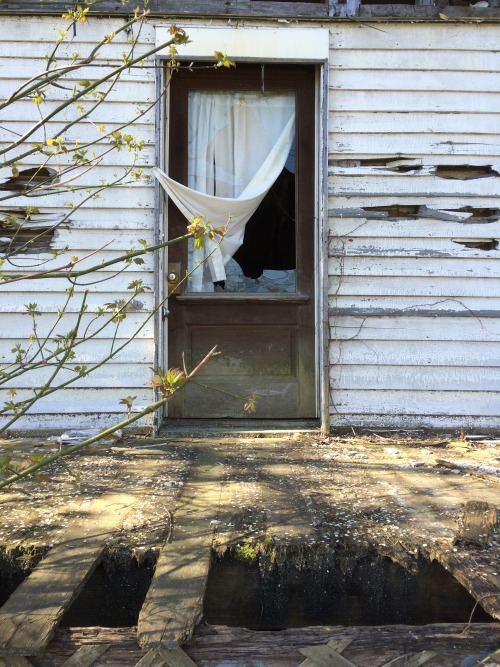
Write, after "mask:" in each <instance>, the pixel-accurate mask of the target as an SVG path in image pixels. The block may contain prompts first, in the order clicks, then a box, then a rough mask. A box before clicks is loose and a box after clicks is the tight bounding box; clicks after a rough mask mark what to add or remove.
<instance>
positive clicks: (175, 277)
mask: <svg viewBox="0 0 500 667" xmlns="http://www.w3.org/2000/svg"><path fill="white" fill-rule="evenodd" d="M167 280H168V282H169V283H170V284H172V285H177V283H178V282H179V274H178V273H175V271H170V273H169V274H168V276H167Z"/></svg>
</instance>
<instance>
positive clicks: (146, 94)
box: [0, 17, 155, 429]
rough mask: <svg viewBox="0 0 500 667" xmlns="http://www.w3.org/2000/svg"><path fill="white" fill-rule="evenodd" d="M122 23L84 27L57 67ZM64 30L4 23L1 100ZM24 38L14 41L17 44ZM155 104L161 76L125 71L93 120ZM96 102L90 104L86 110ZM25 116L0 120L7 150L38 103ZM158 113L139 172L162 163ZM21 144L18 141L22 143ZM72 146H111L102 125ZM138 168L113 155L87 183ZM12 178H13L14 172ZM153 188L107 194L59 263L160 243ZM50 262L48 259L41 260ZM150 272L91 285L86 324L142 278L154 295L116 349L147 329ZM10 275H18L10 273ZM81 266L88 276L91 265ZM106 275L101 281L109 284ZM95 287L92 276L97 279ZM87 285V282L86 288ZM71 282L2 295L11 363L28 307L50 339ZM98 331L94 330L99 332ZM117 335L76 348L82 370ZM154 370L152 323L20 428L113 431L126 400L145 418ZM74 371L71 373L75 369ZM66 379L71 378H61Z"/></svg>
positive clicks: (69, 233) (150, 34)
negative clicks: (87, 142)
mask: <svg viewBox="0 0 500 667" xmlns="http://www.w3.org/2000/svg"><path fill="white" fill-rule="evenodd" d="M119 23H120V20H119V19H90V20H89V21H88V23H85V24H78V25H77V27H76V35H74V36H70V37H71V38H70V41H69V43H68V44H67V45H63V46H62V47H61V49H60V54H59V57H58V63H59V64H60V65H63V64H65V63H67V62H69V59H70V58H71V56H72V54H73V53H74V52H78V53H79V54H80V55H82V56H83V55H85V54H86V53H88V52H89V51H90V50H91V49H92V48H93V47H94V46H95V43H96V41H97V40H99V39H101V38H102V37H103V36H104V35H106V34H109V33H110V32H112V31H113V30H114V29H115V28H116V26H117V25H119ZM64 27H65V22H64V21H63V20H62V19H58V18H50V17H26V18H14V17H2V21H1V23H0V53H1V54H2V56H1V57H0V89H1V90H2V96H6V95H8V94H9V93H10V92H11V91H13V90H14V89H15V88H16V87H17V86H18V85H19V84H20V83H21V82H22V81H23V80H24V79H25V77H26V75H27V73H28V74H30V75H32V74H33V73H35V72H36V71H38V70H39V69H40V68H41V67H42V66H43V64H44V61H43V59H44V57H45V55H46V54H47V52H48V51H49V50H50V49H51V46H52V45H53V43H54V41H55V39H57V37H58V30H59V29H62V28H64ZM14 38H15V39H14ZM152 43H154V27H153V26H152V25H147V26H145V27H144V28H143V30H142V32H141V37H140V43H139V44H138V46H137V47H136V49H135V51H134V55H140V54H141V53H144V52H145V51H146V50H147V49H149V48H151V45H152ZM127 46H128V45H127V41H126V35H125V34H123V35H121V36H120V37H119V38H118V39H117V40H116V42H114V43H113V44H110V45H108V46H105V47H103V48H102V50H101V52H100V57H101V60H100V63H101V64H105V63H107V62H110V61H111V62H116V63H121V62H122V59H123V52H124V51H126V50H127ZM102 72H103V70H102V69H101V68H99V67H88V68H86V69H84V70H81V71H79V72H78V73H76V74H75V75H74V81H75V82H77V81H79V80H81V79H92V78H94V77H96V76H97V75H100V74H102ZM67 95H68V93H67V92H65V91H63V90H56V91H55V92H54V94H53V96H52V97H51V98H50V99H47V101H46V102H45V103H44V105H43V108H44V110H45V111H48V110H50V109H52V108H53V107H54V106H55V103H56V102H57V101H59V100H63V99H66V97H67ZM154 99H155V74H154V70H153V69H139V68H134V69H130V70H128V71H126V72H124V74H123V76H122V77H121V79H120V81H119V82H118V84H117V85H116V86H115V88H114V90H113V91H112V92H111V93H110V95H109V98H108V99H107V100H106V102H105V103H104V104H103V105H102V106H101V107H100V108H99V111H98V112H96V113H95V115H94V116H93V120H94V122H95V123H96V124H99V123H102V124H103V125H105V126H106V124H108V123H109V124H111V123H113V126H116V124H118V123H119V122H120V121H121V120H122V119H130V118H134V117H135V115H136V112H138V111H143V110H145V109H146V108H147V107H148V106H149V105H150V104H151V103H152V101H153V100H154ZM88 104H89V103H88V102H83V103H82V105H83V106H84V107H86V106H87V105H88ZM15 110H16V117H6V115H5V113H4V114H2V117H1V119H0V120H1V125H2V131H1V132H0V143H1V144H2V145H5V142H7V141H8V140H9V138H10V137H9V130H13V131H15V132H19V133H22V132H24V131H26V130H27V128H28V127H30V123H31V122H33V121H37V120H38V118H39V116H38V110H37V108H36V105H35V104H34V103H33V102H31V101H25V102H21V103H19V104H17V105H16V107H15ZM77 115H78V112H76V111H75V110H74V109H71V108H69V109H68V110H67V111H66V112H65V113H64V115H63V116H61V117H60V118H59V121H57V122H51V123H49V124H48V135H47V136H58V134H59V133H60V131H61V128H62V126H63V125H62V120H69V119H72V118H74V117H75V116H77ZM154 118H155V115H154V110H152V111H150V112H148V113H147V114H145V115H144V116H142V117H141V118H140V119H138V121H137V122H134V124H133V126H132V128H131V129H130V130H128V132H129V133H130V134H132V135H134V136H138V137H140V138H141V139H143V140H144V142H145V145H144V149H143V150H142V152H141V153H140V156H139V160H138V163H137V166H138V167H147V166H150V165H153V164H154V155H155V147H154V141H155V128H154ZM13 136H14V135H13ZM65 137H66V139H67V141H69V142H71V141H73V140H75V139H77V138H78V139H80V140H89V139H93V140H95V139H97V142H96V144H95V150H96V152H99V151H101V150H104V149H105V148H106V142H103V141H102V140H100V137H99V132H98V131H97V130H96V127H95V125H93V124H92V123H89V122H82V123H78V125H77V126H76V127H74V128H72V129H71V130H70V131H68V132H67V133H66V134H65ZM34 140H43V135H42V133H38V134H37V135H34V136H33V137H31V138H30V141H34ZM38 163H39V157H37V156H30V157H29V158H28V159H26V160H25V161H24V162H23V166H24V165H26V167H29V166H31V165H36V164H38ZM129 164H131V154H130V153H129V152H128V151H127V150H122V151H120V152H114V153H113V155H112V158H111V159H106V166H104V164H103V166H100V167H98V168H97V169H95V170H93V171H92V172H90V173H88V174H86V175H85V176H84V177H83V178H82V179H81V183H82V184H85V185H93V184H98V183H99V182H100V181H101V179H104V180H106V179H108V180H109V179H111V178H113V175H114V174H116V173H120V170H121V169H122V168H123V166H125V165H129ZM5 172H7V173H5ZM9 175H10V170H2V169H0V177H1V179H2V180H3V179H4V178H6V177H7V176H9ZM84 196H86V194H85V193H75V194H73V195H70V194H62V195H53V196H51V197H50V198H39V199H37V205H38V206H41V207H42V210H47V211H58V210H59V211H60V210H61V208H62V207H64V210H67V208H66V205H67V203H68V202H69V201H72V202H75V203H77V202H78V201H79V200H80V199H81V198H82V197H84ZM21 204H31V205H32V204H33V200H32V199H31V200H30V199H27V198H16V200H15V205H16V206H19V205H21ZM154 215H155V213H154V184H153V180H152V179H149V180H147V181H142V182H140V183H136V184H133V185H127V186H123V187H121V188H119V189H113V190H110V191H107V192H105V193H103V194H101V197H100V198H99V199H98V200H94V201H91V202H89V203H88V204H87V205H86V206H85V207H84V208H82V209H80V210H78V211H76V212H75V213H74V214H73V215H72V216H71V222H70V224H69V225H68V227H67V228H61V229H59V230H58V231H57V233H56V234H55V238H54V241H53V245H52V247H54V248H59V249H63V248H65V247H68V248H69V250H68V253H67V254H64V255H62V256H61V257H59V259H58V260H57V262H58V263H59V264H62V263H64V261H67V259H68V257H70V256H73V255H78V256H82V255H84V254H88V253H89V252H92V251H98V252H97V253H96V254H95V255H93V257H92V260H88V261H87V262H86V264H87V265H90V261H92V263H98V262H101V261H107V260H109V259H113V258H115V257H117V256H118V255H119V254H122V253H123V252H125V251H127V250H130V249H137V248H138V247H139V245H138V239H141V238H143V239H146V240H148V241H149V242H152V240H153V225H154V219H155V218H154ZM39 256H40V258H41V259H43V258H45V257H47V256H48V255H47V254H46V253H40V255H39ZM144 259H145V262H144V264H143V265H141V266H138V265H135V264H134V265H132V266H130V267H127V269H126V270H125V271H124V272H123V273H122V274H121V275H118V276H114V275H113V273H112V272H110V271H107V272H103V273H102V274H101V276H102V277H105V278H109V280H106V281H105V282H102V283H98V284H94V285H89V286H88V288H87V289H88V290H89V295H88V306H89V308H88V314H86V315H85V316H84V318H83V319H84V322H85V323H86V322H87V321H89V319H90V318H91V317H92V313H94V312H95V311H96V309H97V308H98V307H99V306H103V305H105V304H106V303H111V302H113V301H114V300H115V299H119V298H128V297H129V296H130V292H127V289H126V287H127V285H128V284H129V283H130V282H131V281H133V280H139V279H141V280H143V281H144V283H145V285H147V286H149V287H150V288H151V291H150V292H148V293H146V294H142V295H138V296H137V297H136V304H135V307H136V310H135V311H134V312H131V313H130V314H129V315H128V316H127V318H126V320H125V321H124V322H123V323H121V324H120V326H119V328H118V334H117V340H116V345H115V347H119V346H120V345H121V344H122V343H123V342H125V341H126V340H127V339H128V338H130V336H131V335H132V334H133V333H134V332H135V331H136V329H137V327H138V326H140V325H142V324H144V323H145V321H146V319H147V317H148V316H149V315H150V313H151V312H152V309H153V305H154V295H153V287H154V276H153V260H152V257H150V256H146V257H145V258H144ZM3 268H4V269H6V270H8V269H9V268H10V267H9V266H8V265H4V267H3ZM81 268H84V266H83V263H82V266H81ZM101 276H100V277H101ZM88 280H89V282H91V281H92V280H93V277H89V279H88ZM82 282H85V281H82ZM68 286H69V285H68V283H66V282H65V281H62V280H49V279H44V280H40V281H37V282H35V283H30V285H29V289H30V294H29V295H27V294H26V284H23V283H22V282H19V283H14V284H12V285H10V286H9V287H8V288H2V291H1V293H0V313H1V318H2V328H1V330H0V356H2V357H3V358H4V359H5V360H8V359H9V358H12V356H13V355H12V351H11V350H12V348H13V346H14V344H15V343H16V342H17V341H18V340H19V339H20V338H25V339H26V338H27V336H29V333H30V331H31V326H30V321H29V318H28V316H27V315H25V314H23V310H25V308H24V304H25V303H27V302H28V301H30V302H37V303H38V308H39V310H40V312H41V313H42V314H41V316H40V317H39V318H38V326H39V330H40V334H41V335H43V333H44V332H48V331H49V330H50V328H51V326H52V324H53V322H54V321H55V318H56V312H57V307H58V306H60V305H62V303H64V300H65V297H66V295H65V289H66V288H67V287H68ZM84 289H86V288H85V287H84V286H80V287H77V289H76V296H75V298H74V299H73V301H72V302H71V305H70V307H69V309H68V310H69V313H68V315H67V316H66V317H65V318H64V321H63V323H62V324H61V325H60V326H59V328H58V330H59V331H62V332H66V331H68V330H70V329H71V327H72V326H73V324H74V322H75V318H76V312H77V310H78V307H79V303H80V302H81V298H82V296H83V291H84ZM93 326H94V328H95V325H93ZM112 329H114V325H113V327H109V328H108V329H107V330H105V331H103V332H102V333H100V334H99V335H98V336H97V337H96V339H94V340H93V341H91V342H89V343H87V344H85V345H82V346H81V347H80V348H77V357H76V359H75V361H74V364H81V363H84V364H87V365H92V364H93V363H96V362H98V361H100V360H101V359H102V358H103V357H104V356H105V355H106V353H107V352H108V351H109V349H110V345H111V343H112V339H113V330H112ZM153 363H154V326H153V321H152V320H150V321H149V322H147V323H146V324H145V326H144V328H143V329H142V331H141V332H140V333H139V335H138V337H137V339H136V340H135V341H133V342H132V343H131V344H130V345H129V346H128V347H126V348H125V349H124V350H123V351H122V352H121V353H119V354H117V355H116V357H114V358H113V360H112V361H111V362H108V363H107V364H106V366H104V367H102V368H100V369H99V370H97V371H95V372H94V373H92V374H91V375H89V376H88V377H83V378H80V379H79V380H78V381H77V382H76V383H75V384H74V385H72V386H71V388H68V389H66V390H65V391H64V392H58V393H56V394H54V395H52V396H50V397H48V398H47V399H44V400H42V401H41V402H40V403H38V404H37V405H36V406H35V407H34V408H33V410H32V412H31V414H30V415H28V416H26V417H25V418H23V420H22V421H21V422H20V423H18V424H16V428H21V429H22V428H27V429H34V428H35V429H36V428H38V427H39V428H56V429H57V428H63V429H64V428H68V427H71V426H82V427H84V426H95V425H97V426H101V427H105V426H108V425H110V424H112V423H116V421H118V420H120V419H121V418H122V417H124V416H125V415H126V406H123V405H120V404H119V401H120V398H122V397H124V396H126V395H133V396H137V399H136V401H135V402H134V406H133V410H134V411H139V410H141V409H143V408H144V407H146V406H147V405H148V404H149V403H150V402H151V401H152V398H153V392H152V390H151V389H150V388H149V377H150V374H151V371H150V369H149V367H150V366H152V365H153ZM70 368H71V366H69V367H68V369H70ZM45 375H46V374H45V373H43V372H42V373H39V374H38V375H37V377H36V378H34V377H31V378H30V379H28V378H27V377H23V378H20V379H19V381H18V382H17V384H16V388H17V389H18V394H17V398H22V397H24V396H26V397H27V396H29V395H30V389H29V388H30V387H31V386H34V385H38V386H39V383H41V382H42V381H43V379H44V377H45ZM70 376H71V370H68V371H66V372H65V377H70ZM61 378H62V379H64V378H63V376H61ZM4 394H5V391H3V392H0V403H2V402H3V400H6V398H7V396H4ZM151 424H152V416H149V417H147V418H146V419H143V420H142V421H141V422H140V423H139V425H140V426H142V427H148V426H151Z"/></svg>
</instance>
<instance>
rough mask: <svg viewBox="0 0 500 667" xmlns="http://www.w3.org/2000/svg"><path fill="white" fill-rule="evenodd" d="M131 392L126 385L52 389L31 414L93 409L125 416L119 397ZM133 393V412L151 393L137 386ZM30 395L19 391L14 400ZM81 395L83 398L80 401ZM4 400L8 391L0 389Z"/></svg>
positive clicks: (148, 401)
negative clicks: (85, 388)
mask: <svg viewBox="0 0 500 667" xmlns="http://www.w3.org/2000/svg"><path fill="white" fill-rule="evenodd" d="M129 393H130V391H129V390H127V389H126V388H124V389H122V390H121V391H120V390H117V389H116V388H114V387H113V388H112V389H106V388H94V389H93V390H83V389H76V388H73V389H72V388H70V387H68V388H67V389H66V390H65V391H64V392H57V391H56V392H54V393H53V394H51V395H50V396H47V397H45V398H41V399H40V400H39V401H37V402H36V403H35V404H34V405H33V407H32V408H31V409H30V413H31V414H44V413H46V412H50V411H54V412H55V413H57V412H59V413H72V412H80V413H96V412H116V413H121V414H122V418H125V417H126V415H127V408H126V406H125V405H120V399H121V398H124V397H125V396H127V395H128V394H129ZM132 395H135V396H137V398H136V400H135V401H134V406H133V412H139V411H140V410H143V409H144V408H146V407H147V406H148V405H149V404H150V403H151V402H152V392H151V390H150V389H147V388H136V389H135V391H134V393H133V394H132ZM32 397H33V392H32V391H28V390H20V391H19V393H18V394H17V395H16V399H17V400H26V399H29V398H32ZM82 397H84V400H82ZM5 400H9V401H10V400H11V398H10V397H9V396H8V394H7V390H2V391H0V404H2V403H3V402H4V401H5Z"/></svg>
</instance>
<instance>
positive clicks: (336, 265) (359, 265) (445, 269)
mask: <svg viewBox="0 0 500 667" xmlns="http://www.w3.org/2000/svg"><path fill="white" fill-rule="evenodd" d="M328 273H329V275H330V276H331V278H332V279H333V280H334V281H335V280H337V281H338V280H339V279H340V280H341V279H342V276H366V277H371V276H392V277H393V278H394V277H399V276H405V277H412V276H415V277H421V276H441V277H455V278H461V279H462V280H463V279H464V276H467V279H469V278H500V262H498V261H497V260H496V259H482V258H480V257H479V258H476V259H474V260H471V259H456V258H454V257H453V258H451V257H449V258H443V259H441V261H440V262H439V265H438V266H437V265H436V260H435V259H434V258H427V257H418V258H417V259H416V258H415V257H373V258H371V259H370V261H369V262H367V261H366V259H365V258H364V257H330V259H329V263H328Z"/></svg>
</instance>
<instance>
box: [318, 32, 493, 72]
mask: <svg viewBox="0 0 500 667" xmlns="http://www.w3.org/2000/svg"><path fill="white" fill-rule="evenodd" d="M348 29H349V28H348ZM411 32H412V34H414V32H415V31H414V28H412V29H411ZM462 32H463V31H462ZM334 46H335V48H340V46H339V45H338V43H334ZM411 46H412V44H409V43H405V44H403V45H401V44H397V45H395V44H394V43H393V44H391V46H384V45H382V46H378V47H377V46H376V45H374V44H373V42H372V41H370V43H369V47H368V48H369V51H370V57H369V60H368V59H367V58H366V57H360V52H361V51H362V50H363V47H362V46H356V48H348V47H347V48H346V47H342V51H341V53H339V52H337V51H332V58H331V60H330V68H331V71H332V76H333V75H334V74H333V73H334V72H335V70H344V69H346V70H359V69H360V68H363V69H364V70H366V71H369V72H370V74H371V73H372V72H375V73H377V72H378V71H380V70H387V72H386V74H387V76H392V75H393V74H397V73H398V71H399V70H415V69H418V70H421V71H422V70H430V71H432V70H439V71H441V72H499V71H500V52H498V51H497V50H493V51H491V50H486V51H481V50H480V49H479V46H478V44H477V43H476V44H475V45H474V47H473V48H470V49H467V47H466V46H465V47H464V48H461V44H460V42H456V41H454V40H453V39H449V40H447V41H446V42H445V43H443V44H440V45H435V48H434V49H432V50H431V49H419V48H411ZM453 49H455V50H453ZM457 51H458V54H457Z"/></svg>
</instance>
